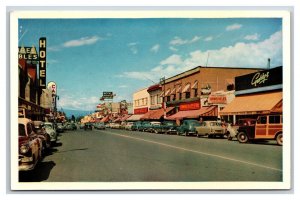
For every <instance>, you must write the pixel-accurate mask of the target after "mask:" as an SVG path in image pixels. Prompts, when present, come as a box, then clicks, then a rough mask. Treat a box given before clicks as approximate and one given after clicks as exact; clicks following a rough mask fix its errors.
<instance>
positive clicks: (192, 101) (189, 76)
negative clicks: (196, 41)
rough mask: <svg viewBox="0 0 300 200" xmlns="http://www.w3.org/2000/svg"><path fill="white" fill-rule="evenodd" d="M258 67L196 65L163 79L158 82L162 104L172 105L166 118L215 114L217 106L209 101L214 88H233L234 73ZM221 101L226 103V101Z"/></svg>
mask: <svg viewBox="0 0 300 200" xmlns="http://www.w3.org/2000/svg"><path fill="white" fill-rule="evenodd" d="M258 70H260V69H253V68H251V69H248V68H229V67H202V66H198V67H196V68H193V69H191V70H188V71H186V72H183V73H180V74H178V75H175V76H173V77H170V78H168V79H166V80H165V82H164V84H163V85H162V90H163V92H162V94H161V96H162V98H163V104H165V105H166V108H168V107H174V108H175V109H176V113H175V114H174V115H171V116H169V117H168V119H171V120H182V119H184V118H194V119H200V118H205V119H216V118H218V117H219V111H220V106H219V105H215V104H213V103H211V102H209V97H210V95H212V94H214V93H216V92H218V91H222V92H224V93H226V92H228V91H234V89H235V82H234V78H235V77H236V76H241V75H245V74H249V73H253V72H256V71H258ZM225 98H226V97H225ZM231 99H232V98H231ZM223 103H225V104H227V102H226V101H224V102H223Z"/></svg>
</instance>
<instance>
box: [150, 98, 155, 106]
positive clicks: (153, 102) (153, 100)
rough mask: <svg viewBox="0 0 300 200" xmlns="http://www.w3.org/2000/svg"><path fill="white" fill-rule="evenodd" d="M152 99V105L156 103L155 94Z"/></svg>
mask: <svg viewBox="0 0 300 200" xmlns="http://www.w3.org/2000/svg"><path fill="white" fill-rule="evenodd" d="M150 101H151V105H154V104H155V96H151V97H150Z"/></svg>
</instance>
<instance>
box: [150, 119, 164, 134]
mask: <svg viewBox="0 0 300 200" xmlns="http://www.w3.org/2000/svg"><path fill="white" fill-rule="evenodd" d="M160 126H161V122H157V121H153V122H150V127H149V129H148V130H147V131H148V132H151V133H157V132H156V130H157V129H156V128H157V127H160Z"/></svg>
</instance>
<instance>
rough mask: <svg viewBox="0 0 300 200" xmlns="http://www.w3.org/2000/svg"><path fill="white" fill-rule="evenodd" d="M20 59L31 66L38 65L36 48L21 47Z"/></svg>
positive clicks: (19, 51)
mask: <svg viewBox="0 0 300 200" xmlns="http://www.w3.org/2000/svg"><path fill="white" fill-rule="evenodd" d="M18 58H19V59H24V60H26V62H27V63H29V64H38V61H39V57H38V54H37V51H36V48H35V46H33V45H32V47H24V46H22V47H19V50H18Z"/></svg>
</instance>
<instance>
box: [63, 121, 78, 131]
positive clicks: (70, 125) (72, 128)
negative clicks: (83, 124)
mask: <svg viewBox="0 0 300 200" xmlns="http://www.w3.org/2000/svg"><path fill="white" fill-rule="evenodd" d="M76 129H77V126H76V124H74V123H68V124H66V126H65V130H72V131H73V130H76Z"/></svg>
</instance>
